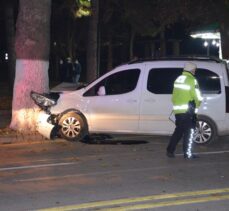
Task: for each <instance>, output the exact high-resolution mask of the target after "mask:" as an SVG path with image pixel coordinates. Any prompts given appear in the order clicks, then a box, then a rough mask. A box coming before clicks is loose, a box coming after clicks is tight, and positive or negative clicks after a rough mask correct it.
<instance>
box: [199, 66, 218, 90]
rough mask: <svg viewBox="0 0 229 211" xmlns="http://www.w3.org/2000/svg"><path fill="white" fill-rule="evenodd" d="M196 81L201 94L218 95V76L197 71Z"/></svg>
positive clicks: (208, 72) (204, 70) (207, 71)
mask: <svg viewBox="0 0 229 211" xmlns="http://www.w3.org/2000/svg"><path fill="white" fill-rule="evenodd" d="M196 79H197V81H198V83H199V86H200V90H201V93H202V94H220V93H221V87H220V78H219V76H218V75H217V74H216V73H214V72H212V71H210V70H206V69H199V68H198V69H197V71H196Z"/></svg>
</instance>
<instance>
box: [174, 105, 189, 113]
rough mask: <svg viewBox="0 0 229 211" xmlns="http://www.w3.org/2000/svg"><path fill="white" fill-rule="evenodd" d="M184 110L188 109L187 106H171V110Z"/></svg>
mask: <svg viewBox="0 0 229 211" xmlns="http://www.w3.org/2000/svg"><path fill="white" fill-rule="evenodd" d="M185 109H188V105H187V104H184V105H179V106H178V105H176V106H173V110H174V111H175V110H185Z"/></svg>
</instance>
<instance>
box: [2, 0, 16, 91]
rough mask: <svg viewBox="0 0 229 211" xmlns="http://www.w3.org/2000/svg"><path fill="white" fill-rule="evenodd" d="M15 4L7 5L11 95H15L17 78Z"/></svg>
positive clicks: (6, 25)
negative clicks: (14, 89) (15, 80)
mask: <svg viewBox="0 0 229 211" xmlns="http://www.w3.org/2000/svg"><path fill="white" fill-rule="evenodd" d="M13 3H14V2H13V1H7V2H6V3H5V10H4V12H5V14H4V15H5V28H6V42H7V52H8V58H9V60H8V76H9V89H10V93H13V84H14V77H15V60H16V58H15V51H14V42H15V27H14V26H15V23H14V4H13Z"/></svg>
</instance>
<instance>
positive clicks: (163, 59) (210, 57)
mask: <svg viewBox="0 0 229 211" xmlns="http://www.w3.org/2000/svg"><path fill="white" fill-rule="evenodd" d="M168 60H188V61H193V60H198V61H214V62H217V63H220V62H222V60H221V59H219V58H217V57H213V56H175V57H173V56H170V57H157V58H139V59H136V60H132V61H130V62H128V64H135V63H139V62H149V61H168Z"/></svg>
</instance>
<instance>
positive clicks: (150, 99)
mask: <svg viewBox="0 0 229 211" xmlns="http://www.w3.org/2000/svg"><path fill="white" fill-rule="evenodd" d="M144 101H145V102H147V103H154V102H156V100H155V99H152V98H149V99H145V100H144Z"/></svg>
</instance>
